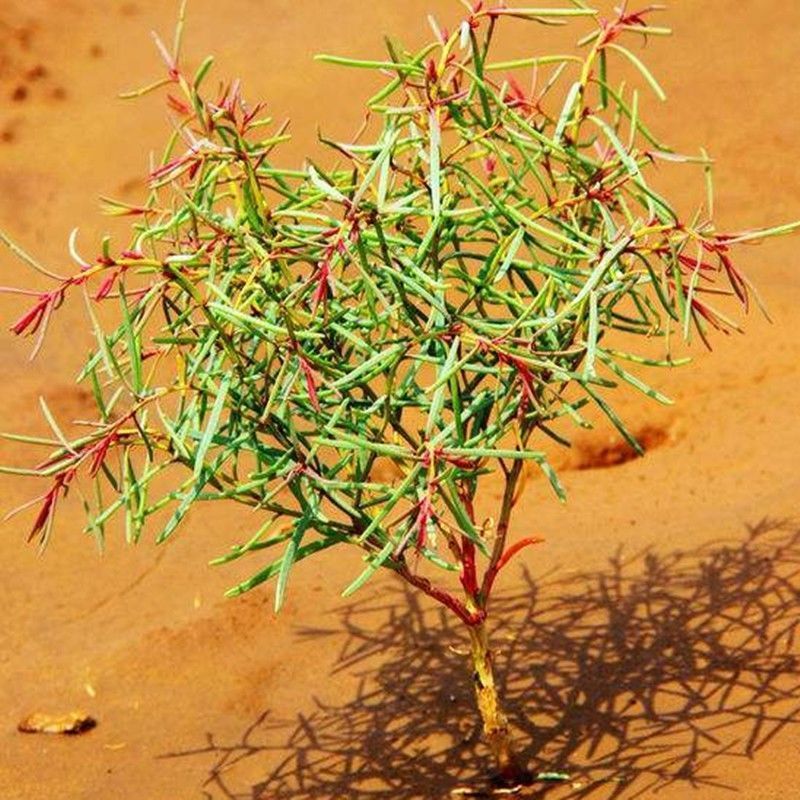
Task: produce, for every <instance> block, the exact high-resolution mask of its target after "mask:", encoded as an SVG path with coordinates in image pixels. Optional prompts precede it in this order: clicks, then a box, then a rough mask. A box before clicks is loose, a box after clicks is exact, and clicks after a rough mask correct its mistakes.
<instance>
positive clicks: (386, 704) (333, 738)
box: [176, 520, 800, 800]
mask: <svg viewBox="0 0 800 800" xmlns="http://www.w3.org/2000/svg"><path fill="white" fill-rule="evenodd" d="M799 574H800V528H797V526H790V525H788V524H786V523H777V522H772V521H767V520H765V521H763V522H761V523H760V524H758V525H756V526H754V527H752V528H750V529H749V530H748V534H747V536H746V538H745V539H744V540H743V541H731V542H717V543H715V544H713V545H710V546H706V547H703V548H700V549H698V550H696V551H693V552H683V551H676V552H673V553H671V554H668V555H658V554H656V553H655V552H653V551H649V550H648V551H645V552H643V553H640V554H638V555H636V556H633V557H625V556H623V554H621V553H620V554H618V555H616V556H615V557H614V558H612V559H611V560H610V563H609V565H608V567H607V568H606V569H603V570H601V571H597V572H591V573H583V574H571V575H569V576H568V577H560V576H559V575H558V574H554V575H550V576H545V578H544V579H539V580H537V581H536V582H534V581H533V580H532V579H531V577H530V576H529V575H527V574H526V575H525V581H524V585H523V587H522V588H521V589H520V590H519V591H518V592H517V593H515V594H514V595H511V596H506V597H504V598H502V599H500V600H498V601H497V602H496V604H495V607H494V608H493V614H494V618H495V620H496V621H497V622H498V630H497V633H496V635H495V639H494V642H495V647H496V648H497V650H498V651H499V652H498V653H497V666H498V673H499V675H500V676H501V679H502V681H503V687H502V688H503V692H504V695H505V698H506V704H507V707H508V711H509V715H510V716H511V718H512V720H513V722H514V724H515V726H516V728H517V740H518V742H519V744H520V745H522V746H524V747H525V750H524V754H525V756H526V758H527V759H528V760H529V761H530V763H531V765H532V767H533V768H535V769H547V770H564V771H568V772H569V773H570V775H571V780H570V781H569V782H567V783H565V784H561V785H558V786H554V787H552V788H553V791H554V793H556V794H557V796H558V797H559V798H562V797H563V798H583V797H590V796H592V797H594V796H598V795H600V794H602V796H603V797H610V798H626V799H629V798H630V799H632V798H636V797H641V796H650V794H651V793H652V792H653V791H654V790H655V789H657V788H660V787H663V786H665V785H667V784H670V783H673V782H675V781H685V782H686V783H687V786H689V785H691V786H703V785H708V786H716V787H724V786H725V784H724V779H723V778H721V777H719V775H718V772H717V770H718V771H719V773H720V774H722V773H724V768H722V767H721V763H719V764H718V762H721V761H722V759H723V757H728V758H751V757H752V756H753V755H754V754H755V753H756V752H757V751H758V750H759V749H760V748H762V747H763V746H764V745H766V744H767V743H768V742H769V741H770V740H771V739H772V738H773V737H775V736H776V735H777V734H778V733H779V732H780V731H781V730H782V729H783V728H785V727H786V726H788V725H791V724H797V723H798V722H800V682H798V675H800V661H799V660H798V658H797V657H796V656H795V655H794V653H795V651H796V638H795V637H796V634H797V629H798V624H800V591H798V588H800V581H798V575H799ZM384 597H385V599H384V601H383V605H382V607H381V608H380V609H379V610H377V611H376V607H375V603H374V602H373V601H370V602H364V601H362V602H360V603H355V604H351V605H347V606H345V607H343V608H341V609H340V612H339V613H340V616H341V624H339V625H337V626H336V627H333V628H331V629H330V630H304V631H302V632H301V635H302V636H306V637H313V638H314V639H319V640H320V641H321V642H322V641H325V640H326V639H328V638H330V639H331V640H333V637H336V638H337V639H341V635H342V630H343V629H344V631H345V633H346V640H345V644H344V646H343V648H342V651H341V653H340V655H339V661H338V666H337V671H343V670H347V671H353V672H356V673H358V674H360V679H361V684H360V688H359V691H358V693H357V694H356V696H355V697H353V698H352V699H350V700H349V701H347V702H343V703H341V704H339V705H336V706H323V705H321V704H318V705H317V707H316V709H315V710H314V711H313V713H311V714H310V715H300V716H299V717H298V720H297V721H296V723H295V724H294V730H293V731H292V732H291V734H290V736H289V737H288V739H286V741H285V742H284V743H282V744H280V745H278V746H276V745H275V741H276V734H277V730H276V728H275V723H274V722H270V725H269V730H267V728H266V727H265V726H264V725H263V724H262V723H263V722H264V716H262V718H261V720H259V721H257V722H256V723H255V724H254V725H252V726H251V727H250V728H249V729H248V731H247V733H246V735H245V737H244V738H243V740H242V742H241V743H237V744H235V745H233V746H229V747H223V746H220V745H218V744H216V743H214V742H213V738H212V737H209V746H208V747H207V748H203V749H201V750H198V751H195V752H203V753H208V754H211V755H213V756H214V757H215V758H216V759H217V762H216V764H215V765H214V767H213V768H212V770H211V772H210V777H209V783H208V786H209V788H211V786H212V785H214V786H216V788H217V789H218V790H219V791H220V792H221V793H222V794H221V796H222V797H227V798H251V799H253V800H254V799H255V798H293V799H295V800H303V799H305V798H309V799H310V798H326V799H327V798H339V797H347V798H386V800H389V798H391V799H392V800H404V799H407V800H412V799H413V798H435V797H444V796H446V795H447V794H448V792H449V791H450V790H452V789H454V788H455V787H456V786H458V785H463V784H469V783H470V782H471V781H478V780H480V777H481V776H482V775H483V774H484V773H485V771H486V769H487V762H486V760H485V757H486V754H485V753H484V751H483V747H482V745H481V742H480V734H479V731H478V730H477V728H476V727H474V725H475V712H474V710H473V707H472V702H473V701H472V696H471V692H470V687H469V681H468V679H467V677H468V673H467V666H466V664H465V660H464V659H463V658H460V657H459V656H458V655H457V654H454V653H453V652H451V649H450V648H448V643H459V642H461V641H463V640H462V636H461V631H460V630H459V629H458V627H457V626H456V625H454V624H453V623H452V622H451V621H450V618H449V617H445V616H444V615H443V614H442V613H440V612H439V611H438V609H430V608H429V607H428V606H427V605H426V606H424V607H423V606H421V605H420V603H419V602H418V598H417V597H416V596H415V595H414V594H413V593H407V592H406V591H404V590H403V589H402V588H398V589H397V590H395V591H390V592H388V593H387V594H385V595H384ZM259 742H261V744H259ZM176 755H178V754H176ZM186 755H189V754H188V753H187V754H186ZM253 757H258V758H259V759H260V762H259V766H261V765H262V764H263V769H264V773H265V780H264V781H263V782H262V783H260V784H258V785H256V786H253V787H249V788H248V789H247V790H246V791H245V792H244V793H242V791H241V790H238V792H239V793H237V790H236V789H235V788H234V787H233V786H232V784H233V779H230V780H228V779H227V778H226V775H228V774H231V775H232V774H233V773H229V772H228V770H229V768H230V766H231V765H232V764H235V763H236V762H238V761H241V760H242V759H251V758H253ZM226 781H227V782H226ZM729 788H731V789H733V788H734V787H732V786H731V787H729ZM538 791H544V789H534V790H532V792H533V793H536V792H538ZM207 796H209V797H211V796H212V795H211V794H209V795H207Z"/></svg>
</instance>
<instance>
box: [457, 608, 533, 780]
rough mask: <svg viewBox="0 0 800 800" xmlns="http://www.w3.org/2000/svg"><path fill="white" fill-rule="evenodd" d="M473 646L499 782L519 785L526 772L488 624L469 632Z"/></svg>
mask: <svg viewBox="0 0 800 800" xmlns="http://www.w3.org/2000/svg"><path fill="white" fill-rule="evenodd" d="M469 634H470V640H471V645H472V664H473V667H474V672H473V675H472V680H473V684H474V688H475V699H476V700H477V703H478V710H479V711H480V714H481V719H482V720H483V735H484V738H485V740H486V743H487V744H488V745H489V748H490V750H491V751H492V756H493V757H494V761H495V764H496V766H497V770H498V779H499V780H500V781H501V782H502V783H503V784H506V785H512V784H519V783H520V782H521V781H522V779H523V778H524V775H525V771H524V770H523V769H522V767H521V766H520V763H519V760H518V759H517V755H516V753H515V751H514V745H513V741H512V737H511V731H510V729H509V725H508V717H506V715H505V712H504V711H503V708H502V706H501V704H500V698H499V697H498V694H497V686H496V684H495V680H494V669H493V666H492V651H491V648H490V647H489V636H488V632H487V630H486V623H485V622H481V623H480V625H475V626H474V627H471V628H470V629H469Z"/></svg>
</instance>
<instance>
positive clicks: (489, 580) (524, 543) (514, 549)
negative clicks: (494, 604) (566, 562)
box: [483, 536, 544, 597]
mask: <svg viewBox="0 0 800 800" xmlns="http://www.w3.org/2000/svg"><path fill="white" fill-rule="evenodd" d="M543 541H544V539H540V538H538V537H537V536H529V537H528V538H527V539H522V540H520V541H519V542H517V543H516V544H513V545H511V547H509V548H508V550H506V551H505V552H504V553H503V555H502V556H500V558H499V559H498V560H497V563H496V564H495V565H494V566H493V567H491V568H490V569H488V570H487V572H486V578H485V579H484V583H483V592H484V595H485V596H487V597H488V596H489V594H490V593H491V591H492V586H493V584H494V581H495V578H496V577H497V574H498V573H499V572H500V570H501V569H503V567H504V566H505V565H506V564H508V562H509V561H511V559H512V558H514V556H515V555H517V553H519V551H520V550H523V549H524V548H526V547H530V546H531V545H533V544H541V543H542V542H543Z"/></svg>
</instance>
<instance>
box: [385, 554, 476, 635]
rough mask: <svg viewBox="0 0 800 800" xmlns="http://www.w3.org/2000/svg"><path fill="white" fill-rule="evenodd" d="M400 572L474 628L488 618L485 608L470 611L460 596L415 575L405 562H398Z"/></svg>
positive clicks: (412, 583)
mask: <svg viewBox="0 0 800 800" xmlns="http://www.w3.org/2000/svg"><path fill="white" fill-rule="evenodd" d="M396 569H397V572H398V574H399V575H400V576H401V577H402V578H403V579H405V580H406V581H408V582H409V583H410V584H411V585H412V586H416V587H417V589H421V590H422V591H423V592H425V594H427V595H428V597H432V598H433V599H434V600H436V601H437V602H439V603H441V604H442V605H443V606H446V607H447V608H449V609H450V610H451V611H452V612H453V613H454V614H455V615H456V616H457V617H458V618H459V619H460V620H461V621H462V622H463V623H464V624H465V625H468V626H469V627H470V628H474V627H475V626H476V625H480V624H481V623H482V622H483V621H484V619H486V612H485V611H484V610H483V609H479V610H478V611H470V610H469V609H468V608H467V607H466V606H465V605H464V603H462V602H461V601H460V600H459V599H458V598H456V597H453V595H451V594H450V593H449V592H446V591H445V590H444V589H440V588H438V587H437V586H434V585H433V584H432V583H431V582H430V581H429V580H428V579H427V578H423V577H421V576H420V575H414V574H413V573H412V572H411V571H410V570H409V569H408V567H407V566H406V565H405V564H401V563H398V564H397V566H396Z"/></svg>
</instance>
